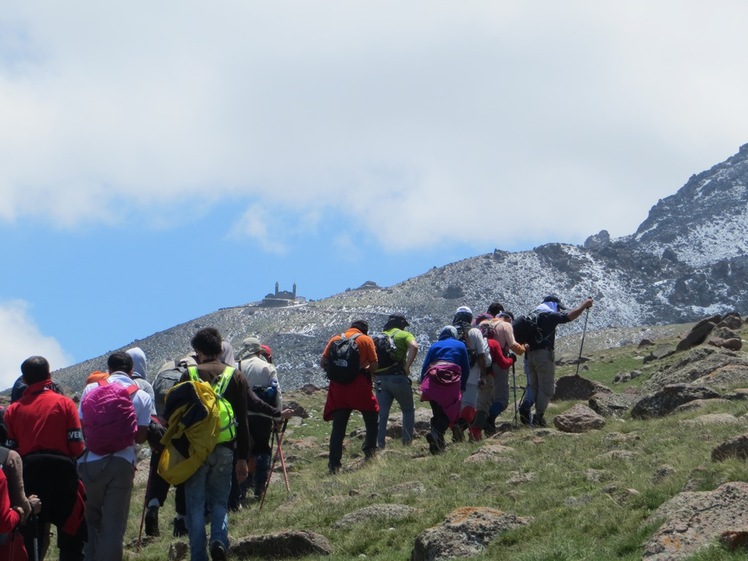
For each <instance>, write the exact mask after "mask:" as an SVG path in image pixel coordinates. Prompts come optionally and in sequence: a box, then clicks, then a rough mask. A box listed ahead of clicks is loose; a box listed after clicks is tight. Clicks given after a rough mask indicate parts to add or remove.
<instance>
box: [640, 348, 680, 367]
mask: <svg viewBox="0 0 748 561" xmlns="http://www.w3.org/2000/svg"><path fill="white" fill-rule="evenodd" d="M675 353H676V348H675V346H674V345H661V346H659V347H655V348H654V349H653V350H652V351H650V353H649V354H648V355H647V356H645V357H644V358H643V359H642V361H643V362H644V364H646V363H648V362H652V361H654V360H662V359H663V358H667V357H669V356H673V355H674V354H675Z"/></svg>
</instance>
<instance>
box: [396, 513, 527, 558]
mask: <svg viewBox="0 0 748 561" xmlns="http://www.w3.org/2000/svg"><path fill="white" fill-rule="evenodd" d="M531 521H532V519H531V518H524V517H520V516H516V515H514V514H511V513H506V512H501V511H499V510H495V509H493V508H487V507H463V508H458V509H457V510H454V511H452V512H451V513H449V515H448V516H447V518H446V520H445V521H444V522H442V523H441V524H437V525H436V526H433V527H431V528H428V529H426V530H424V531H423V532H421V534H420V535H419V536H418V537H417V538H416V542H415V546H414V547H413V551H412V552H411V555H410V559H411V561H446V560H447V559H459V558H461V557H472V556H474V555H478V554H480V553H481V552H483V550H485V548H486V546H487V545H488V544H489V542H491V540H493V539H495V538H496V537H497V536H498V535H499V534H501V533H502V532H506V531H508V530H512V529H514V528H518V527H520V526H525V525H527V524H529V523H530V522H531Z"/></svg>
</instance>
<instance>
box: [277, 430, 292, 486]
mask: <svg viewBox="0 0 748 561" xmlns="http://www.w3.org/2000/svg"><path fill="white" fill-rule="evenodd" d="M286 426H288V419H285V420H284V421H283V428H282V429H281V432H280V434H279V435H278V456H280V461H281V468H282V469H283V478H284V479H285V480H286V492H287V493H290V492H291V486H290V485H289V484H288V471H287V470H286V458H285V456H284V455H283V448H281V441H282V440H283V435H285V434H286Z"/></svg>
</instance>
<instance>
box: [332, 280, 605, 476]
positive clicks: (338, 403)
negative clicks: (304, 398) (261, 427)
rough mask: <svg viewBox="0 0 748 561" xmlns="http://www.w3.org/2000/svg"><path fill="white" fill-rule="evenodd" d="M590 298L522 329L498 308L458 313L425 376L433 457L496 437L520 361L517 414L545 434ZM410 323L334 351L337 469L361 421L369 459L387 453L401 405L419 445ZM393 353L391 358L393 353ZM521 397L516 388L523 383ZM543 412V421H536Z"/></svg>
mask: <svg viewBox="0 0 748 561" xmlns="http://www.w3.org/2000/svg"><path fill="white" fill-rule="evenodd" d="M592 304H593V300H592V298H587V299H585V300H584V301H583V302H581V303H580V304H579V305H578V306H576V307H575V308H573V309H571V310H568V311H567V310H566V308H565V307H564V305H563V304H562V303H561V299H560V298H559V297H558V296H557V295H555V294H550V295H548V296H546V297H545V298H543V301H542V302H541V304H540V305H539V306H538V307H537V308H536V309H535V310H533V312H532V313H530V314H528V315H527V316H521V317H519V318H517V319H516V320H515V317H514V315H513V314H512V313H511V312H510V311H508V310H505V309H504V306H503V305H502V304H501V303H499V302H494V303H492V304H491V305H490V306H489V307H488V309H487V311H486V312H484V313H481V314H479V315H477V316H475V315H474V314H473V312H472V310H471V309H470V308H468V307H467V306H461V307H459V308H458V309H457V310H456V312H455V314H454V317H453V318H452V322H451V324H449V325H446V326H444V327H443V328H442V329H441V330H440V332H439V336H438V340H437V341H436V342H434V343H433V344H432V345H431V346H430V347H429V349H428V352H427V354H426V356H425V358H424V360H423V364H422V367H421V372H420V377H419V382H420V386H419V388H420V393H421V398H420V399H421V401H428V402H429V405H430V406H431V411H432V417H431V430H430V431H429V433H428V434H427V435H426V440H427V441H428V443H429V451H430V452H431V453H432V454H438V453H440V452H441V451H443V450H444V449H445V447H446V443H445V433H446V432H447V431H448V430H449V429H450V428H451V430H452V438H453V441H456V442H461V441H463V440H465V438H466V434H467V438H468V439H470V440H471V441H476V440H481V439H482V438H483V435H484V434H492V433H494V432H495V431H496V419H497V417H498V416H499V415H500V414H501V413H502V411H504V410H505V409H506V408H507V407H508V405H509V390H510V385H509V371H510V369H512V371H513V366H514V363H515V361H516V360H517V356H518V355H523V354H524V355H525V375H526V378H527V380H526V387H525V391H524V393H523V395H522V398H521V400H520V403H519V405H516V394H515V406H516V407H517V410H516V413H517V415H518V417H519V420H520V421H521V423H522V424H523V425H526V426H539V427H544V426H546V424H547V421H546V419H545V410H546V408H547V406H548V403H549V401H550V399H551V398H552V397H553V394H554V392H555V357H554V347H555V337H556V327H557V326H558V325H559V324H562V323H567V322H569V321H573V320H575V319H577V318H578V317H579V316H580V315H581V314H582V312H584V311H585V310H589V309H590V308H591V307H592ZM408 326H409V322H408V320H407V319H406V317H405V316H404V315H403V314H401V313H394V314H392V315H390V316H389V318H388V319H387V321H386V323H385V325H384V326H383V328H382V332H381V333H377V334H374V335H372V336H369V324H368V322H367V321H365V320H363V319H359V320H356V321H353V322H352V323H351V325H350V327H349V328H348V329H347V330H346V331H345V332H343V333H342V334H339V335H335V336H333V337H332V338H331V339H330V341H329V342H328V343H327V346H326V347H325V350H324V352H323V353H322V359H321V361H320V365H321V366H322V368H323V369H324V370H325V372H326V373H327V376H328V378H329V379H330V386H329V389H328V392H327V400H326V402H325V408H324V413H323V417H324V419H325V421H332V429H331V433H330V451H329V456H328V469H329V472H330V473H331V474H337V473H338V472H339V471H340V469H341V458H342V453H343V441H344V437H345V434H346V428H347V424H348V420H349V418H350V415H351V412H352V411H360V412H361V415H362V417H363V420H364V426H365V436H364V443H363V453H364V457H365V459H371V458H373V457H374V456H375V454H376V451H377V449H382V448H384V447H385V444H386V442H385V438H386V432H387V421H388V418H389V413H390V408H391V406H392V403H393V401H397V403H398V404H399V405H400V408H401V410H402V418H403V420H402V442H403V444H404V445H408V444H410V443H411V441H412V439H413V435H414V425H415V404H414V398H413V393H414V392H413V390H412V382H413V380H412V377H411V372H410V368H411V365H412V364H413V361H414V359H415V357H416V355H417V353H418V343H417V342H416V339H415V336H414V335H413V334H412V333H410V332H409V331H406V328H407V327H408ZM388 347H389V348H388ZM513 385H514V388H515V392H516V381H515V382H514V384H513ZM533 408H534V413H533Z"/></svg>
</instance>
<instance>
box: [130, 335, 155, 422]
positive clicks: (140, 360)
mask: <svg viewBox="0 0 748 561" xmlns="http://www.w3.org/2000/svg"><path fill="white" fill-rule="evenodd" d="M125 352H126V353H127V354H129V355H130V358H132V380H133V382H135V383H136V384H137V385H138V387H139V388H140V389H141V390H143V391H144V392H145V393H147V394H148V397H150V398H151V415H155V414H156V396H155V395H154V393H153V386H152V385H151V383H150V382H149V381H148V369H147V367H146V365H147V362H146V358H145V353H144V352H143V349H141V348H140V347H132V348H131V349H127V351H125Z"/></svg>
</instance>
